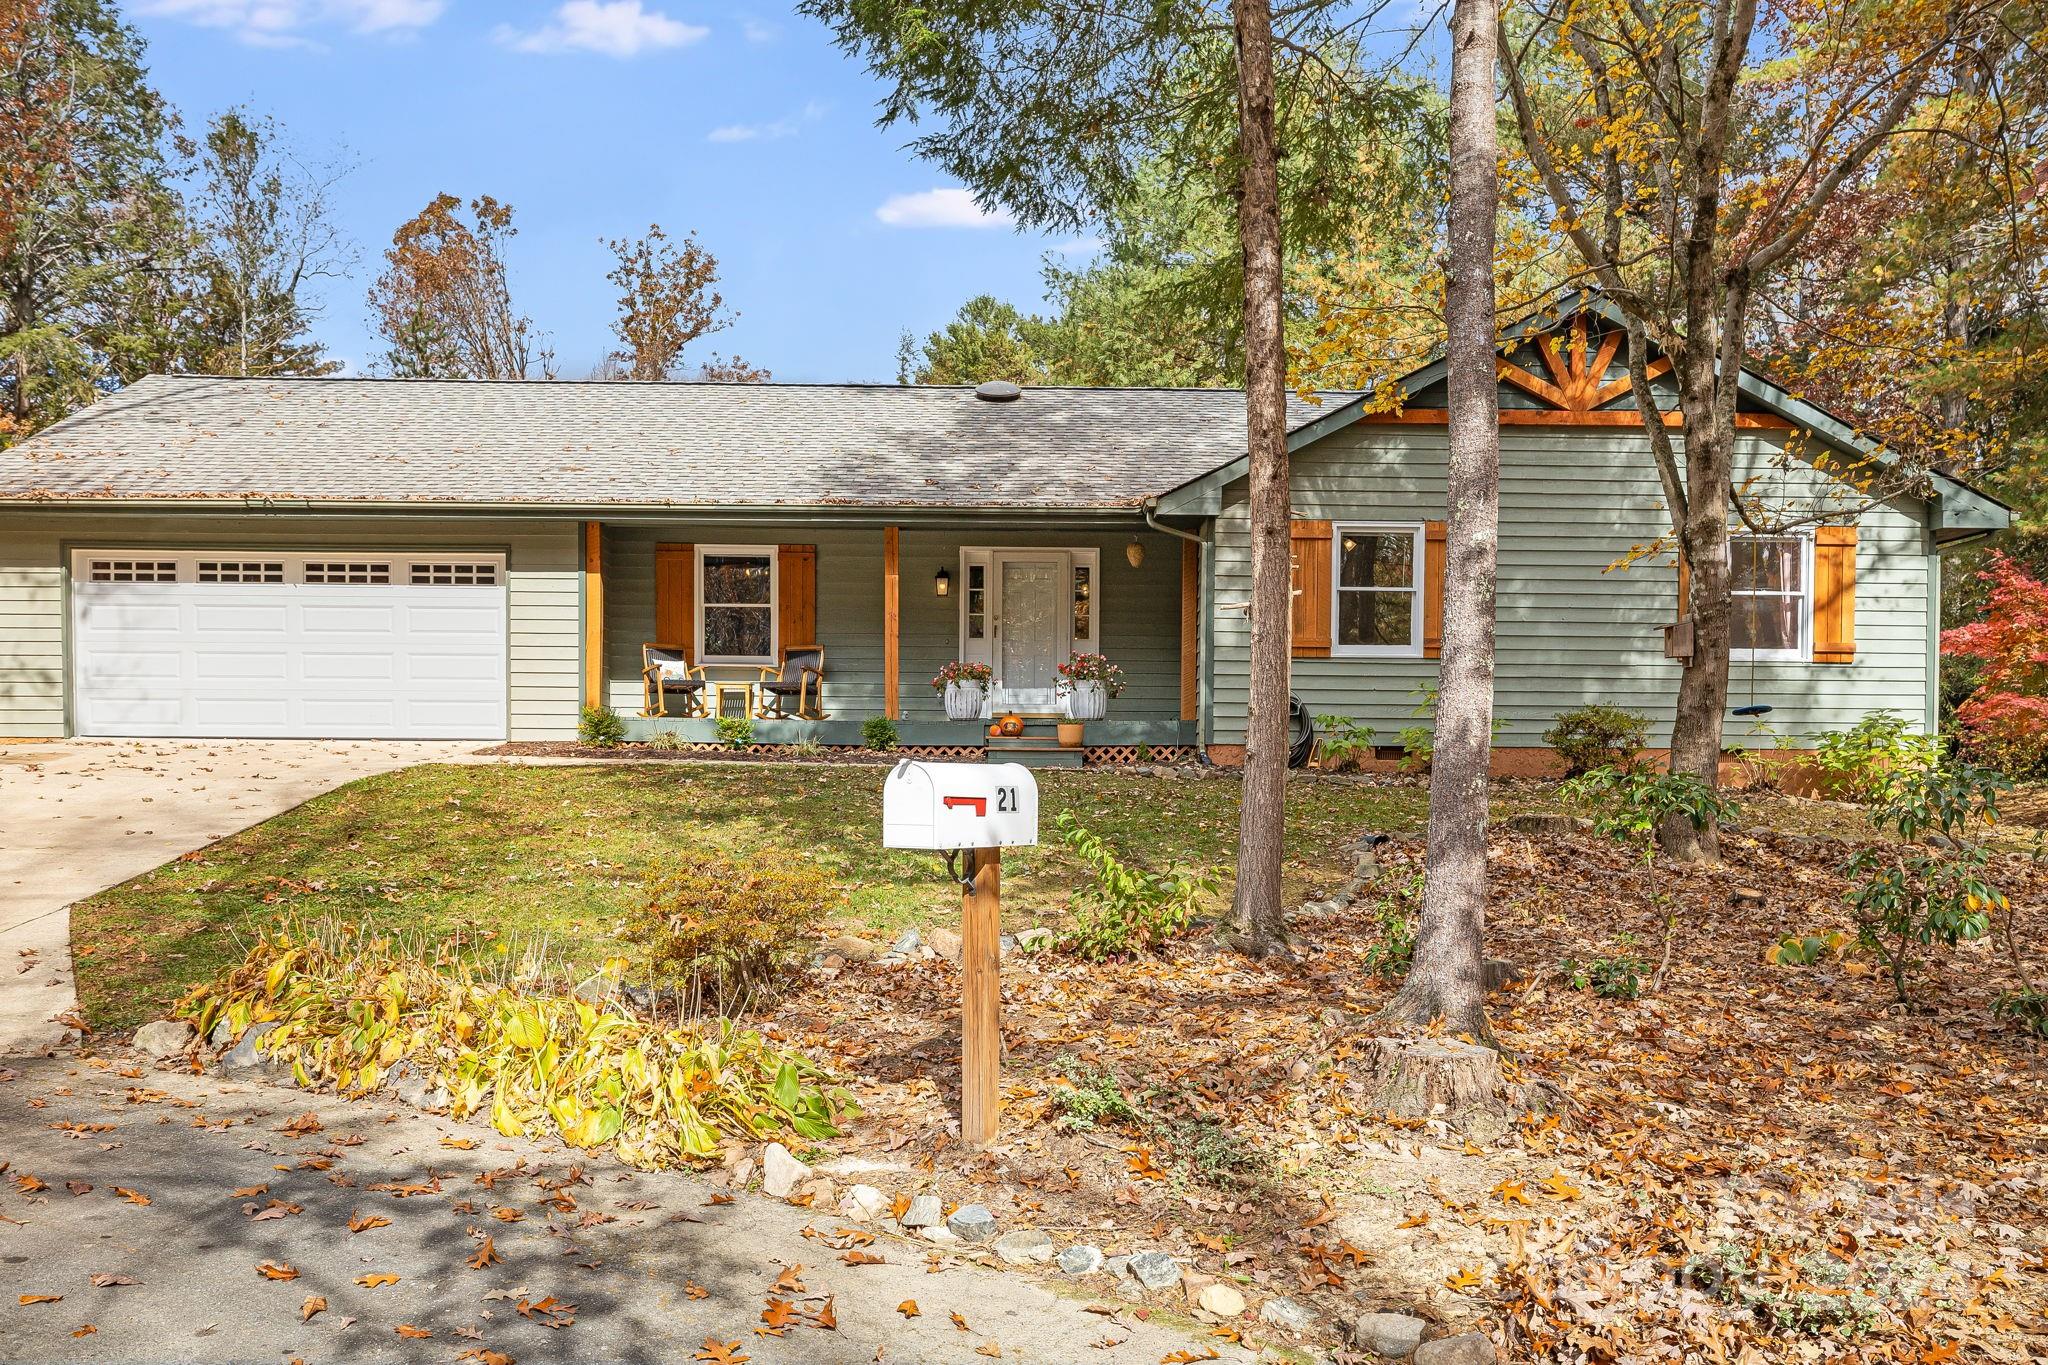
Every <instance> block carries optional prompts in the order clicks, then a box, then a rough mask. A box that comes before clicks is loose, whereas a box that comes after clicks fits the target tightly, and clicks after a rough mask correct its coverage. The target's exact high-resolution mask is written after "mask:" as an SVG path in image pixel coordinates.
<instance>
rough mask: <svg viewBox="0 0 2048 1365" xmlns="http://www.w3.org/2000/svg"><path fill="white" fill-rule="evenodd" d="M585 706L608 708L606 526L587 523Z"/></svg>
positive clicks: (584, 655)
mask: <svg viewBox="0 0 2048 1365" xmlns="http://www.w3.org/2000/svg"><path fill="white" fill-rule="evenodd" d="M583 704H584V705H585V706H602V705H604V527H603V526H602V525H600V524H599V523H597V522H594V521H586V522H584V523H583Z"/></svg>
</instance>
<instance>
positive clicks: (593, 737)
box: [576, 706, 626, 749]
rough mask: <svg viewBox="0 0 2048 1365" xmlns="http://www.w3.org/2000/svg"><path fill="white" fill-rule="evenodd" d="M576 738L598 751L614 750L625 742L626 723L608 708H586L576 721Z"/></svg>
mask: <svg viewBox="0 0 2048 1365" xmlns="http://www.w3.org/2000/svg"><path fill="white" fill-rule="evenodd" d="M576 738H577V739H579V740H581V741H582V742H583V743H585V744H590V745H595V746H596V747H597V748H600V749H616V748H618V747H619V745H620V744H622V743H623V742H625V738H626V722H625V720H624V718H623V717H621V716H620V715H619V713H618V712H616V711H614V710H612V708H611V707H609V706H586V707H584V708H583V714H582V715H581V716H579V717H577V720H576Z"/></svg>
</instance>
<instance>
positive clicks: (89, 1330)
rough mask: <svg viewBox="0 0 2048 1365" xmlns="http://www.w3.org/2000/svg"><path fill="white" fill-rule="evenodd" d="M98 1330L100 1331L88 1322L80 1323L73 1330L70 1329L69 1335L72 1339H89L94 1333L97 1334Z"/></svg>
mask: <svg viewBox="0 0 2048 1365" xmlns="http://www.w3.org/2000/svg"><path fill="white" fill-rule="evenodd" d="M99 1330H100V1329H99V1328H97V1327H95V1326H93V1325H92V1324H91V1323H89V1322H82V1323H80V1324H78V1326H77V1327H75V1328H73V1329H72V1332H71V1335H72V1336H74V1337H89V1336H91V1335H92V1334H93V1333H94V1332H97V1331H99Z"/></svg>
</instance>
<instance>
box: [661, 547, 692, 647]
mask: <svg viewBox="0 0 2048 1365" xmlns="http://www.w3.org/2000/svg"><path fill="white" fill-rule="evenodd" d="M654 643H655V644H658V645H672V646H676V647H678V648H680V649H681V650H682V651H683V653H684V654H685V655H686V656H687V657H688V658H689V660H690V661H691V662H692V663H695V662H696V659H697V547H696V546H695V545H677V544H674V543H663V544H660V545H657V546H655V547H654Z"/></svg>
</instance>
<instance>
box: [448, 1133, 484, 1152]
mask: <svg viewBox="0 0 2048 1365" xmlns="http://www.w3.org/2000/svg"><path fill="white" fill-rule="evenodd" d="M441 1145H442V1146H443V1147H453V1148H454V1149H455V1150H456V1151H458V1152H467V1151H471V1150H473V1149H474V1148H475V1147H476V1139H475V1138H466V1137H456V1136H455V1135H454V1134H453V1133H448V1134H444V1135H443V1136H442V1138H441Z"/></svg>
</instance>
